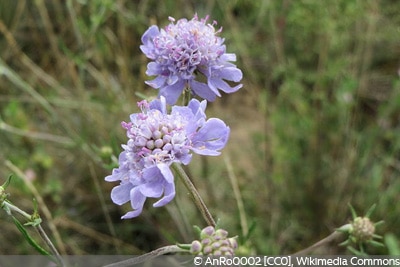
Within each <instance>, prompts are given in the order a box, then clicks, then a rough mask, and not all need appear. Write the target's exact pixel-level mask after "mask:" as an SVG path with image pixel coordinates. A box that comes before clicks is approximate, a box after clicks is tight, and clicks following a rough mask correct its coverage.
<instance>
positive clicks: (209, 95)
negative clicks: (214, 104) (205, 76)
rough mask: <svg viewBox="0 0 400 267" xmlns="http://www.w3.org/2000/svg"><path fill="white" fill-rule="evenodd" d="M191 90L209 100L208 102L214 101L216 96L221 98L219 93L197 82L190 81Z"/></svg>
mask: <svg viewBox="0 0 400 267" xmlns="http://www.w3.org/2000/svg"><path fill="white" fill-rule="evenodd" d="M190 88H191V89H192V90H193V92H194V93H195V94H196V95H198V96H200V97H201V98H204V99H207V100H208V101H214V100H215V98H216V96H217V95H218V96H221V94H220V93H219V92H218V91H213V90H211V88H210V87H209V86H208V85H207V84H205V83H201V82H198V81H195V80H191V81H190Z"/></svg>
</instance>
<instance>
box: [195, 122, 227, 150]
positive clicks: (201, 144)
mask: <svg viewBox="0 0 400 267" xmlns="http://www.w3.org/2000/svg"><path fill="white" fill-rule="evenodd" d="M229 132H230V130H229V127H228V126H226V125H225V123H224V122H223V121H222V120H220V119H216V118H211V119H209V120H208V121H207V122H206V123H205V124H204V125H203V127H201V129H200V130H199V131H198V132H197V133H196V134H195V135H194V137H193V138H192V139H191V141H192V150H193V151H194V152H196V153H197V154H200V155H209V156H216V155H219V154H220V152H219V151H218V150H220V149H222V148H224V146H225V145H226V142H227V141H228V138H229Z"/></svg>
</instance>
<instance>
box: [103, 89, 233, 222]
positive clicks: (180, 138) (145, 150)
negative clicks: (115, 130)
mask: <svg viewBox="0 0 400 267" xmlns="http://www.w3.org/2000/svg"><path fill="white" fill-rule="evenodd" d="M138 106H139V107H140V108H141V110H142V112H141V113H135V114H132V115H131V116H130V120H131V121H130V122H122V123H121V124H122V127H123V128H125V129H126V131H127V136H128V138H129V139H128V142H127V144H124V145H122V148H123V149H124V151H123V152H122V153H121V154H120V155H119V167H118V168H116V169H114V170H113V172H112V174H111V175H109V176H107V177H106V178H105V180H106V181H108V182H114V181H120V184H119V185H118V186H116V187H114V188H113V190H112V191H111V199H112V200H113V202H114V203H115V204H118V205H122V204H125V203H126V202H128V201H130V202H131V206H132V209H133V211H130V212H128V213H126V214H125V215H124V216H122V219H127V218H133V217H136V216H138V215H139V214H140V213H141V212H142V209H143V205H144V202H145V200H146V198H148V197H151V198H160V197H162V198H161V199H160V200H158V201H157V202H156V203H154V205H153V206H154V207H160V206H164V205H165V204H167V203H169V202H170V201H171V200H172V199H173V198H174V196H175V184H174V176H173V174H172V172H171V170H170V168H169V166H170V165H171V164H172V163H173V162H179V163H182V164H185V165H186V164H189V162H190V161H191V159H192V154H191V152H192V151H193V152H195V153H197V154H200V155H211V156H216V155H219V154H220V152H219V150H220V149H222V148H223V147H224V146H225V144H226V142H227V140H228V137H229V131H230V130H229V127H228V126H226V125H225V123H224V122H223V121H222V120H220V119H216V118H210V119H208V120H207V119H206V115H205V113H204V111H205V109H206V106H207V102H206V101H205V100H204V101H202V102H199V101H198V100H196V99H192V100H191V101H190V102H189V104H188V106H184V107H181V106H173V107H172V110H171V113H170V114H168V113H167V107H166V100H165V98H164V97H161V98H160V99H156V100H153V101H152V102H150V103H147V102H146V101H141V102H139V103H138Z"/></svg>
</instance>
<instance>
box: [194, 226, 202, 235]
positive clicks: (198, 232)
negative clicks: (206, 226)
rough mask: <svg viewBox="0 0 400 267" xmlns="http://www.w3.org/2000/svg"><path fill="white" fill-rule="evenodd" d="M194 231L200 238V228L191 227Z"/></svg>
mask: <svg viewBox="0 0 400 267" xmlns="http://www.w3.org/2000/svg"><path fill="white" fill-rule="evenodd" d="M193 228H194V231H195V232H196V234H197V236H200V233H201V228H200V227H198V226H197V225H193Z"/></svg>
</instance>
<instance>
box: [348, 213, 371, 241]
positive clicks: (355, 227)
mask: <svg viewBox="0 0 400 267" xmlns="http://www.w3.org/2000/svg"><path fill="white" fill-rule="evenodd" d="M351 225H352V231H351V235H352V236H353V237H354V238H355V239H356V240H357V241H360V242H366V241H369V240H372V239H373V238H374V233H375V225H374V223H373V222H371V220H370V219H369V218H367V217H356V218H355V219H354V221H353V222H352V224H351Z"/></svg>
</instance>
